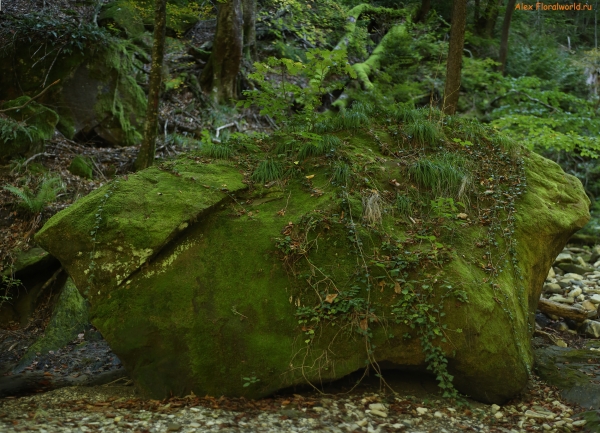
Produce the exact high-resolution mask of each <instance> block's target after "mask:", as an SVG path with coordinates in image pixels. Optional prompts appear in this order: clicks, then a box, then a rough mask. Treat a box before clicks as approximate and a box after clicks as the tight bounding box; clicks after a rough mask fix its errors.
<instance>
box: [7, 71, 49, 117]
mask: <svg viewBox="0 0 600 433" xmlns="http://www.w3.org/2000/svg"><path fill="white" fill-rule="evenodd" d="M59 81H60V78H59V79H58V80H56V81H55V82H54V83H52V84H50V85H49V86H48V87H46V88H45V89H44V90H42V91H41V92H40V93H38V94H37V95H35V96H34V97H33V98H30V99H29V101H27V102H25V103H24V104H23V105H20V106H18V107H10V108H5V109H4V110H0V113H6V112H7V111H12V110H20V109H21V108H25V107H26V106H27V105H29V103H30V102H31V101H33V100H34V99H37V98H39V97H40V96H42V95H43V94H44V93H46V92H47V91H48V89H49V88H50V87H52V86H54V85H55V84H58V83H59Z"/></svg>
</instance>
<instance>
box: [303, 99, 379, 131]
mask: <svg viewBox="0 0 600 433" xmlns="http://www.w3.org/2000/svg"><path fill="white" fill-rule="evenodd" d="M374 110H375V108H374V107H373V106H372V105H369V104H362V103H355V104H354V105H352V108H351V109H349V110H346V111H342V112H340V113H338V114H336V115H334V116H330V117H326V118H324V119H323V120H321V121H320V122H318V123H316V124H315V127H314V130H315V132H317V133H324V132H334V131H341V130H350V131H354V130H356V129H360V128H362V127H364V126H366V125H367V124H368V123H369V116H371V115H372V114H373V113H374Z"/></svg>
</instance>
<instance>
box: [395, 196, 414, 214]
mask: <svg viewBox="0 0 600 433" xmlns="http://www.w3.org/2000/svg"><path fill="white" fill-rule="evenodd" d="M396 209H397V210H398V212H400V215H404V216H408V215H409V214H410V213H411V212H412V200H411V199H410V197H408V196H406V195H404V194H396Z"/></svg>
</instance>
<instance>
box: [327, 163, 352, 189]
mask: <svg viewBox="0 0 600 433" xmlns="http://www.w3.org/2000/svg"><path fill="white" fill-rule="evenodd" d="M350 173H351V170H350V166H349V165H348V164H347V163H345V162H344V161H336V162H335V164H333V174H332V176H331V182H332V183H333V184H335V185H340V186H346V185H347V184H348V180H349V179H350Z"/></svg>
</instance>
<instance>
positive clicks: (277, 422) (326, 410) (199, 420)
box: [0, 374, 598, 433]
mask: <svg viewBox="0 0 600 433" xmlns="http://www.w3.org/2000/svg"><path fill="white" fill-rule="evenodd" d="M390 376H391V377H390V378H389V382H388V383H389V384H390V386H392V387H397V386H402V387H403V388H402V392H400V393H393V392H390V391H389V390H387V392H384V391H383V390H379V389H377V388H378V387H377V385H378V384H377V383H376V381H374V380H369V379H367V380H365V381H364V382H363V384H362V385H361V387H360V388H359V389H355V390H354V391H352V392H350V393H341V394H340V393H336V394H316V393H314V392H301V393H290V394H284V395H280V396H275V397H272V398H266V399H262V400H259V401H246V400H244V399H231V398H224V397H221V398H215V397H197V396H195V395H189V396H186V397H184V398H174V399H169V400H165V401H155V400H143V399H140V398H139V397H138V396H137V395H136V393H135V390H134V389H133V388H132V387H124V386H120V385H106V386H102V387H70V388H62V389H59V390H55V391H51V392H48V393H44V394H39V395H35V396H29V397H21V398H14V399H4V400H2V401H0V431H3V432H4V431H6V432H9V431H10V432H12V431H29V430H37V431H40V432H88V431H90V432H93V431H98V432H105V431H106V432H109V431H120V432H134V431H135V432H157V433H158V432H169V431H173V432H200V431H224V432H313V431H318V432H395V431H404V432H412V433H418V432H432V433H433V432H436V433H437V432H439V433H452V432H464V431H471V432H531V431H549V432H571V431H574V432H576V431H585V430H586V429H587V428H591V429H587V431H598V430H597V428H598V424H596V423H595V421H594V420H593V418H590V413H586V414H581V412H582V411H581V409H579V408H574V407H571V406H569V405H568V404H567V403H565V402H564V401H562V400H561V397H560V396H559V393H558V391H557V390H555V389H552V388H551V387H548V386H546V385H545V384H544V383H542V382H540V381H539V380H538V379H536V378H532V380H531V382H530V386H529V388H528V389H527V390H526V391H525V392H524V393H523V395H522V396H520V397H519V398H518V399H515V400H514V401H511V402H509V403H508V404H506V405H504V406H502V407H500V406H496V405H491V406H489V405H483V404H480V403H476V402H472V401H468V400H465V401H463V402H460V404H458V403H457V402H451V401H447V400H444V399H441V398H439V397H436V396H435V394H433V393H432V392H435V383H434V381H433V380H432V379H431V378H419V379H416V378H415V376H414V375H398V374H396V375H394V374H390ZM355 379H356V378H351V379H349V380H350V381H352V380H355ZM346 383H347V385H346V386H349V385H350V384H351V383H348V381H346ZM335 388H337V389H334V390H333V391H334V392H335V391H342V390H343V388H344V385H343V384H342V385H341V384H339V383H338V384H336V385H335Z"/></svg>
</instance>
